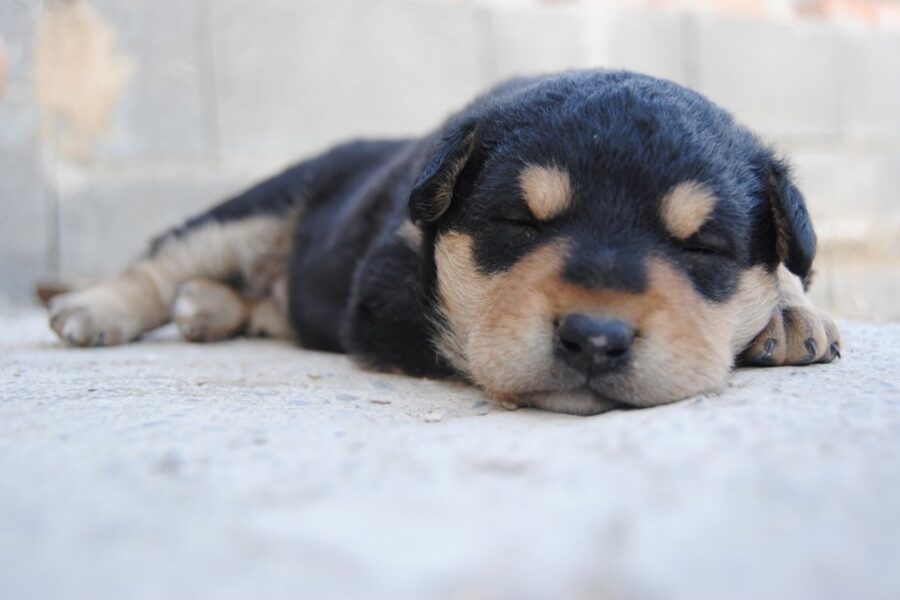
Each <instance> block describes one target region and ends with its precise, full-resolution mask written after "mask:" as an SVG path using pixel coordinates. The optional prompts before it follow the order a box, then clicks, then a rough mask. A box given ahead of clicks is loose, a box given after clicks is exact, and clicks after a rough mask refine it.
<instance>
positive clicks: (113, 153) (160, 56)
mask: <svg viewBox="0 0 900 600" xmlns="http://www.w3.org/2000/svg"><path fill="white" fill-rule="evenodd" d="M91 5H92V6H93V8H94V10H96V11H97V13H98V14H99V16H100V17H101V18H102V19H103V20H104V21H105V22H106V25H108V26H109V27H110V29H111V30H112V31H113V33H114V34H115V36H116V40H117V44H116V47H117V49H118V51H119V52H120V53H121V54H122V55H123V57H125V58H126V59H127V60H128V61H129V62H130V76H129V77H128V78H127V86H126V88H125V92H124V94H123V96H122V98H121V99H120V100H119V102H118V103H117V104H116V105H115V107H114V109H113V113H112V115H111V119H110V127H109V130H108V132H106V133H105V134H104V135H103V136H102V137H101V138H99V139H98V143H97V146H96V148H95V152H94V157H95V158H96V159H99V160H105V161H123V160H128V159H160V158H165V159H174V160H183V159H186V158H197V157H200V156H202V155H204V154H205V153H207V152H208V151H209V152H212V151H214V148H212V147H210V146H211V143H212V141H211V138H209V132H210V131H211V127H212V122H213V117H212V112H211V110H212V105H211V103H212V97H211V81H210V83H209V87H208V88H207V89H204V88H203V86H204V75H206V76H209V77H211V75H209V73H208V70H209V69H211V65H210V64H209V62H210V61H209V60H208V56H206V55H205V54H204V49H203V41H204V40H203V39H201V38H200V37H199V35H200V32H201V31H202V30H203V28H202V23H201V17H202V13H201V10H200V0H129V1H128V2H123V1H122V0H94V1H93V2H92V3H91ZM204 100H205V101H206V103H205V104H204Z"/></svg>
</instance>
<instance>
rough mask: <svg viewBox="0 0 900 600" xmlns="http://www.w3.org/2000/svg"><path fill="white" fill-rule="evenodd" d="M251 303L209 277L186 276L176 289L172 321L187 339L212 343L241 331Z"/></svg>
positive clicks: (245, 322)
mask: <svg viewBox="0 0 900 600" xmlns="http://www.w3.org/2000/svg"><path fill="white" fill-rule="evenodd" d="M249 314H250V304H249V302H247V301H246V300H244V298H242V297H241V296H240V294H238V293H237V292H236V291H235V290H234V289H232V288H231V287H229V286H227V285H225V284H224V283H219V282H218V281H213V280H211V279H189V280H187V281H185V282H184V283H182V284H181V286H179V288H178V293H177V296H176V297H175V302H174V303H173V304H172V320H173V321H175V324H176V325H178V329H179V330H180V331H181V335H182V336H184V339H186V340H188V341H189V342H215V341H219V340H224V339H227V338H231V337H234V336H236V335H238V334H240V333H241V332H242V331H243V330H244V327H245V326H246V324H247V318H248V316H249Z"/></svg>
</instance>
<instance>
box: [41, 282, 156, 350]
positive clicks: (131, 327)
mask: <svg viewBox="0 0 900 600" xmlns="http://www.w3.org/2000/svg"><path fill="white" fill-rule="evenodd" d="M111 294H113V292H112V291H111V290H107V289H104V288H102V287H96V288H89V289H87V290H84V291H80V292H70V293H67V294H61V295H59V296H56V297H54V298H53V299H52V300H51V301H50V305H49V316H50V328H51V329H53V331H54V332H56V335H58V336H59V337H60V338H61V339H62V340H63V341H65V342H67V343H68V344H70V345H72V346H114V345H117V344H124V343H127V342H130V341H131V340H133V339H134V338H136V337H137V336H138V335H140V333H141V327H140V322H139V321H138V319H136V318H134V317H133V316H131V315H129V314H128V313H127V312H125V311H123V310H122V307H121V306H119V305H120V303H119V302H117V301H116V299H115V298H114V297H112V296H111Z"/></svg>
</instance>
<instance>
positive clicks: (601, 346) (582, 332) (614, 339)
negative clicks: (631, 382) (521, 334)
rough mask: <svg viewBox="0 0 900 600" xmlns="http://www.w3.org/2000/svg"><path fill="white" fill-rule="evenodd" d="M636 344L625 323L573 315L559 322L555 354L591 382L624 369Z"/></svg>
mask: <svg viewBox="0 0 900 600" xmlns="http://www.w3.org/2000/svg"><path fill="white" fill-rule="evenodd" d="M633 341H634V328H633V327H632V326H631V325H629V324H628V323H626V322H625V321H621V320H619V319H603V318H598V317H591V316H588V315H584V314H572V315H567V316H565V317H563V318H562V319H561V320H560V321H559V325H558V326H557V329H556V354H557V355H558V356H559V357H560V358H561V359H562V360H563V362H565V363H566V364H567V365H569V366H570V367H572V368H573V369H576V370H577V371H579V372H581V373H583V374H584V375H586V376H587V377H588V378H590V377H591V376H593V375H600V374H603V373H608V372H610V371H613V370H615V369H618V368H620V367H622V366H623V365H625V364H626V363H627V362H628V360H629V358H630V355H631V345H632V342H633Z"/></svg>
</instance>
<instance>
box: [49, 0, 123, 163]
mask: <svg viewBox="0 0 900 600" xmlns="http://www.w3.org/2000/svg"><path fill="white" fill-rule="evenodd" d="M131 66H132V62H131V60H129V59H128V58H127V57H125V56H122V55H121V54H120V53H119V52H118V51H117V49H116V35H115V32H114V31H113V30H112V29H111V27H110V26H109V25H107V24H106V23H105V22H104V21H103V19H102V17H101V16H100V15H99V14H98V13H97V12H96V11H95V10H94V9H93V8H91V7H90V6H89V5H88V4H87V3H86V2H84V1H82V0H69V1H65V2H51V3H48V4H47V6H46V8H45V9H44V11H43V14H42V15H41V21H40V24H39V27H38V45H37V53H36V78H35V80H36V84H37V100H38V103H39V104H40V107H41V110H42V112H43V114H44V117H45V118H44V121H45V123H44V126H45V131H46V129H47V128H49V130H50V131H51V132H53V133H56V134H58V135H59V138H58V143H59V151H60V152H61V153H62V154H63V155H66V156H68V157H70V158H77V159H86V158H88V157H89V156H90V154H91V150H92V148H93V144H94V141H95V140H96V139H97V137H98V136H100V135H101V134H102V133H103V132H104V131H105V130H106V129H107V127H108V124H109V119H110V114H111V113H112V110H113V108H114V106H115V104H116V102H117V101H118V100H119V98H121V96H122V94H123V92H124V91H125V88H126V85H127V83H128V79H129V75H130V73H131Z"/></svg>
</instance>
